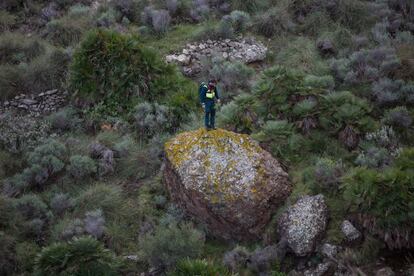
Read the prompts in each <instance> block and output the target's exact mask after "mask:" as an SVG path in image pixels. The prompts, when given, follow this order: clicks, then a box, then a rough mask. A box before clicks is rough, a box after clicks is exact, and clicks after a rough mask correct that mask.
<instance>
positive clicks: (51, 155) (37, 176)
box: [3, 140, 66, 196]
mask: <svg viewBox="0 0 414 276" xmlns="http://www.w3.org/2000/svg"><path fill="white" fill-rule="evenodd" d="M65 155H66V148H65V146H64V145H62V144H60V143H59V142H57V141H55V140H49V141H46V142H45V144H43V145H41V146H38V147H37V148H35V149H34V150H33V151H32V152H31V153H29V154H28V156H27V162H28V165H29V167H28V168H26V169H24V170H23V172H22V173H20V174H16V175H14V176H13V177H11V178H9V179H6V181H5V185H4V187H3V190H4V192H5V193H6V194H7V195H9V196H16V195H18V194H20V193H21V192H23V191H24V190H26V189H29V188H33V187H36V186H42V185H43V184H45V183H46V182H47V180H48V179H49V178H50V177H51V176H53V175H56V174H57V173H59V172H61V171H62V170H63V168H64V166H65V163H64V161H65Z"/></svg>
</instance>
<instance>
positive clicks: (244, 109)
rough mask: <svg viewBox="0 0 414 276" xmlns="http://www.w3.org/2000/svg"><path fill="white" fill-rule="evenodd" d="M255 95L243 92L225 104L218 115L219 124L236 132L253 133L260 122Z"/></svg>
mask: <svg viewBox="0 0 414 276" xmlns="http://www.w3.org/2000/svg"><path fill="white" fill-rule="evenodd" d="M254 103H255V97H254V96H253V95H249V94H241V95H239V96H237V97H235V98H234V100H233V101H231V102H230V103H228V104H225V105H223V107H222V108H221V110H220V112H219V113H218V116H217V123H218V125H220V126H222V127H224V128H227V129H230V130H232V131H235V132H241V133H249V134H250V133H251V132H252V131H253V129H254V128H255V125H256V124H257V123H258V116H257V114H256V113H255V111H254V108H253V105H254Z"/></svg>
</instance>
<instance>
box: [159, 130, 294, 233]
mask: <svg viewBox="0 0 414 276" xmlns="http://www.w3.org/2000/svg"><path fill="white" fill-rule="evenodd" d="M165 152H166V160H165V166H164V184H165V185H166V187H167V190H168V191H169V193H170V195H171V198H172V200H173V201H175V202H176V203H177V204H178V205H180V206H181V207H182V208H183V209H184V210H186V211H187V213H188V214H190V215H192V216H193V217H194V219H196V220H198V221H200V222H201V223H203V224H205V225H206V226H207V228H208V230H209V231H210V233H211V234H213V235H215V236H218V237H221V238H224V239H237V240H249V239H257V238H259V237H260V235H261V234H262V232H263V230H264V228H265V226H266V225H267V223H268V222H269V221H270V219H271V217H272V215H273V214H274V213H275V211H276V210H277V207H278V206H280V205H282V204H283V202H284V201H285V199H286V198H287V196H288V195H289V194H290V192H291V189H292V186H291V184H290V182H289V179H288V174H287V173H286V172H285V171H284V170H283V168H282V166H281V165H280V163H279V162H278V161H277V160H276V159H274V158H273V157H272V156H271V155H270V154H269V153H268V152H266V151H264V150H263V149H262V148H260V146H259V145H258V143H257V142H255V141H254V140H252V139H251V138H250V136H248V135H244V134H237V133H234V132H230V131H226V130H222V129H218V130H213V131H206V130H204V129H199V130H196V131H191V132H184V133H181V134H179V135H178V136H176V137H175V138H173V139H171V140H170V141H168V142H167V143H166V144H165Z"/></svg>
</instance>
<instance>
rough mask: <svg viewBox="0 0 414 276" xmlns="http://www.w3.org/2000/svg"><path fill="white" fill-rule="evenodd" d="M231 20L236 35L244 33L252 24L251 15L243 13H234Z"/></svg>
mask: <svg viewBox="0 0 414 276" xmlns="http://www.w3.org/2000/svg"><path fill="white" fill-rule="evenodd" d="M230 16H231V19H232V21H233V28H234V31H235V32H236V33H243V32H244V31H246V29H247V28H248V26H249V24H250V15H249V14H248V13H246V12H242V11H238V10H235V11H232V12H231V14H230Z"/></svg>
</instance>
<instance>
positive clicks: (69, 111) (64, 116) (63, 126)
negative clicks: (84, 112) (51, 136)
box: [48, 107, 82, 132]
mask: <svg viewBox="0 0 414 276" xmlns="http://www.w3.org/2000/svg"><path fill="white" fill-rule="evenodd" d="M48 121H49V122H50V125H51V126H52V128H53V129H55V130H58V131H62V132H63V131H68V130H76V129H78V128H80V125H81V124H82V120H81V119H80V117H79V111H78V110H76V109H74V108H72V107H65V108H63V109H61V110H59V111H58V112H55V113H52V114H51V115H50V116H49V118H48Z"/></svg>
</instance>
